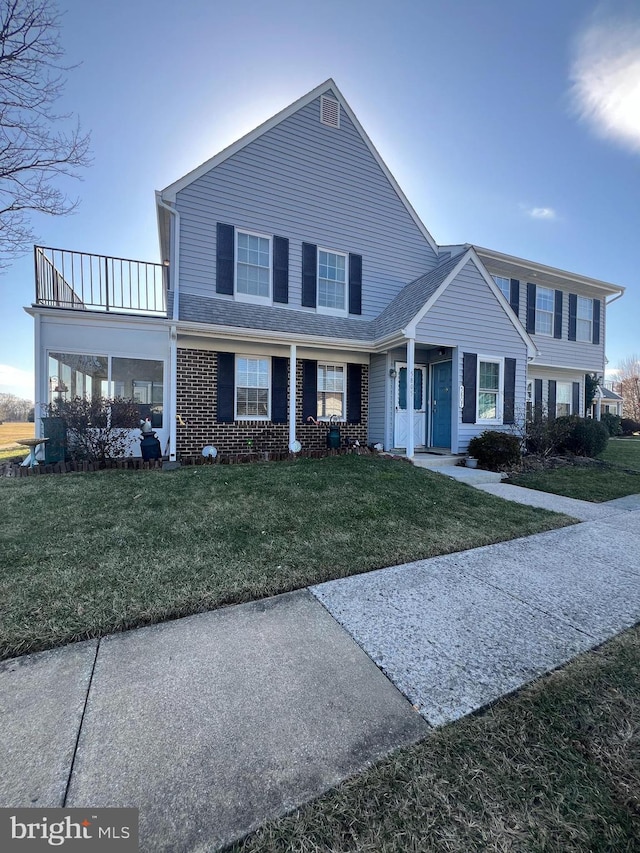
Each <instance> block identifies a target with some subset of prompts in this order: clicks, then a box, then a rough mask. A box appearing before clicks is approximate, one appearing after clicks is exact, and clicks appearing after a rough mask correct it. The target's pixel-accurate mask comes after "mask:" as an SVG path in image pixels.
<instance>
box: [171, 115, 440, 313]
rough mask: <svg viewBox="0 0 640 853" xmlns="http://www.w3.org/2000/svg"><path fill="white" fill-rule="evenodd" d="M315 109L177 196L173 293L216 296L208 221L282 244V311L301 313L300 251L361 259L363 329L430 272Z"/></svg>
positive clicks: (373, 179) (369, 163) (430, 261)
mask: <svg viewBox="0 0 640 853" xmlns="http://www.w3.org/2000/svg"><path fill="white" fill-rule="evenodd" d="M319 110H320V99H319V98H318V99H316V100H314V101H312V102H311V103H310V104H308V105H307V106H305V107H302V108H301V109H300V110H298V111H297V112H296V113H294V115H292V116H290V117H289V118H287V119H285V120H284V121H282V122H281V123H280V124H278V125H277V126H276V127H274V128H272V129H271V130H269V131H267V132H266V133H264V134H263V135H262V136H261V137H259V138H258V139H256V140H254V141H253V142H251V143H250V144H249V145H247V146H246V147H245V148H243V149H242V150H240V151H238V152H237V153H236V154H234V155H233V156H231V157H230V158H229V159H228V160H226V161H225V162H223V163H221V164H220V165H219V166H217V167H216V168H214V169H212V170H211V171H210V172H208V173H207V174H206V175H203V176H201V177H200V178H198V179H197V180H196V181H194V182H193V183H192V184H190V185H189V186H187V187H186V188H185V189H183V190H181V191H180V192H179V193H178V195H177V199H176V204H177V208H178V210H179V211H180V216H181V241H180V253H181V254H180V277H181V280H180V287H181V290H182V292H183V293H186V294H193V295H199V296H209V297H210V296H215V295H216V294H215V269H216V223H217V222H225V223H231V224H233V225H235V226H237V227H241V228H246V229H248V230H252V231H256V232H258V233H263V234H277V235H281V236H285V237H288V238H289V247H290V255H289V306H288V307H290V308H297V309H300V307H301V251H302V243H303V242H309V243H314V244H316V245H319V246H322V247H323V248H327V249H333V250H337V251H344V252H353V253H356V254H359V255H362V315H361V317H362V319H364V320H370V319H372V318H374V317H375V316H377V315H378V314H379V313H380V311H381V310H382V309H383V308H384V307H385V306H386V305H387V303H388V302H389V301H390V300H391V299H392V298H393V297H394V296H395V295H396V294H397V293H398V292H399V291H400V290H401V289H402V287H404V285H406V284H407V283H408V282H409V281H411V280H412V279H414V278H416V277H417V276H419V275H422V274H424V273H425V272H426V271H428V270H429V269H431V268H432V267H433V266H434V265H435V264H436V261H437V259H436V256H435V254H434V252H433V250H432V248H431V246H430V245H429V243H428V241H427V240H426V238H425V237H424V236H423V234H422V233H421V232H420V230H419V228H418V226H417V225H416V224H415V222H414V221H413V219H412V218H411V216H410V215H409V213H408V211H407V209H406V208H405V206H404V205H403V203H402V202H401V200H400V198H399V197H398V195H397V193H396V192H395V190H394V189H393V187H392V186H391V184H390V183H389V182H388V180H387V178H386V177H385V175H384V173H383V171H382V169H381V168H380V166H379V165H378V163H377V162H376V160H375V159H374V157H373V156H372V155H371V153H370V151H369V150H368V148H367V147H366V145H365V143H364V142H363V140H362V139H361V137H360V135H359V133H358V131H357V130H356V128H355V126H354V125H353V124H352V122H351V121H350V119H349V118H348V116H347V115H346V113H345V111H344V110H342V111H341V123H340V128H339V129H335V128H331V127H326V126H325V125H323V124H321V123H320V118H319ZM286 307H287V306H278V307H277V308H275V309H274V310H283V308H284V309H285V310H286ZM310 310H313V309H310Z"/></svg>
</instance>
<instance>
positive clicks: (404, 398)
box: [393, 364, 427, 447]
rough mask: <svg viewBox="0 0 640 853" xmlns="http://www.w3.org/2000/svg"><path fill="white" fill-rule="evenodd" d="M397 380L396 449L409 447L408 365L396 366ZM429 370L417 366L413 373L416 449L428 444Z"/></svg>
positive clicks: (414, 440) (414, 438)
mask: <svg viewBox="0 0 640 853" xmlns="http://www.w3.org/2000/svg"><path fill="white" fill-rule="evenodd" d="M396 371H397V374H396V379H395V383H394V385H395V388H394V408H395V412H394V432H393V445H394V447H406V446H407V430H408V425H409V413H408V408H407V402H408V395H407V365H406V364H396ZM426 388H427V368H426V366H425V365H423V364H416V366H415V368H414V371H413V407H414V412H413V443H414V445H415V446H416V447H424V445H425V442H426V427H427V410H426Z"/></svg>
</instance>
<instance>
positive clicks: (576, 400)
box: [571, 382, 582, 415]
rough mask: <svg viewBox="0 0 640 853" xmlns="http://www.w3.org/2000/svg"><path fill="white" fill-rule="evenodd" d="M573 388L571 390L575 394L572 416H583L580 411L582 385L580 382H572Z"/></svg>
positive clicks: (573, 395) (573, 396)
mask: <svg viewBox="0 0 640 853" xmlns="http://www.w3.org/2000/svg"><path fill="white" fill-rule="evenodd" d="M571 386H572V387H571V390H572V392H573V393H572V398H573V405H572V407H571V414H572V415H582V412H581V411H580V383H579V382H572V383H571Z"/></svg>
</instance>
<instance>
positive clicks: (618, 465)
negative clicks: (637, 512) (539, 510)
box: [508, 439, 640, 503]
mask: <svg viewBox="0 0 640 853" xmlns="http://www.w3.org/2000/svg"><path fill="white" fill-rule="evenodd" d="M600 459H601V460H602V461H603V462H604V463H606V464H603V465H594V466H592V467H571V466H567V467H563V468H553V469H548V470H542V471H529V472H526V473H523V474H512V475H510V477H509V480H508V482H510V483H512V484H513V485H515V486H524V487H525V488H526V489H538V490H539V491H541V492H551V493H553V494H555V495H565V497H568V498H578V499H579V500H583V501H593V502H596V503H600V502H601V501H611V500H614V499H615V498H622V497H624V496H625V495H635V494H640V439H610V441H609V444H608V445H607V449H606V450H605V452H604V453H603V454H602V455H601V457H600Z"/></svg>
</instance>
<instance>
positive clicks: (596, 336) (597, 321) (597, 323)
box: [591, 299, 600, 344]
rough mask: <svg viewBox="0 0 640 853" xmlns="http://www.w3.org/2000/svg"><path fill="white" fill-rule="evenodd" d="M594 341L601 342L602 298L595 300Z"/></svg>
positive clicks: (595, 342) (592, 339)
mask: <svg viewBox="0 0 640 853" xmlns="http://www.w3.org/2000/svg"><path fill="white" fill-rule="evenodd" d="M591 341H592V343H594V344H599V343H600V300H599V299H594V300H593V337H592V338H591Z"/></svg>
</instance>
